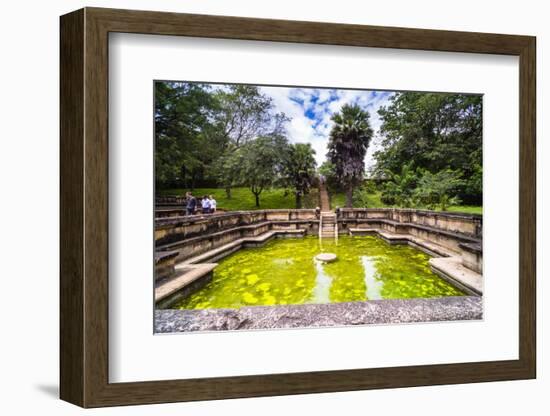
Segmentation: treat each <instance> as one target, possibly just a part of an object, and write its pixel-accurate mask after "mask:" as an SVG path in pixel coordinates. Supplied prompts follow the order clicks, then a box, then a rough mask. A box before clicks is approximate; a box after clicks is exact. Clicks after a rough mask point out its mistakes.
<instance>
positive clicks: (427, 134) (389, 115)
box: [374, 92, 482, 203]
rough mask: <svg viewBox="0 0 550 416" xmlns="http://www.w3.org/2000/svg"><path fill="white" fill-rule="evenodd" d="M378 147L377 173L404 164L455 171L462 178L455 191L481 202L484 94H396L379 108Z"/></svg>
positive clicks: (393, 171)
mask: <svg viewBox="0 0 550 416" xmlns="http://www.w3.org/2000/svg"><path fill="white" fill-rule="evenodd" d="M378 114H379V116H380V118H381V120H382V125H381V127H380V135H381V137H382V141H381V150H379V151H377V152H375V154H374V157H375V160H376V166H375V169H374V174H375V176H378V177H383V178H388V177H391V174H393V175H395V174H399V173H400V172H401V169H402V167H403V166H404V165H406V164H407V165H408V166H409V168H410V169H413V170H415V169H417V168H421V169H425V170H427V171H428V172H431V173H434V174H435V173H437V172H440V171H443V170H448V169H450V170H453V171H455V172H456V173H457V174H459V175H460V176H461V178H462V179H463V181H462V182H461V184H460V186H458V187H457V189H456V192H457V193H458V194H460V196H461V197H462V198H463V199H466V200H468V202H469V203H481V196H482V189H481V177H482V97H481V96H480V95H467V94H443V93H419V92H403V93H396V94H395V95H394V96H393V97H392V98H391V99H390V102H389V104H388V105H387V106H385V107H382V108H380V109H379V110H378Z"/></svg>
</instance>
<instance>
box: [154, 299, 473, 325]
mask: <svg viewBox="0 0 550 416" xmlns="http://www.w3.org/2000/svg"><path fill="white" fill-rule="evenodd" d="M482 317H483V299H482V298H481V297H477V296H458V297H444V298H433V299H391V300H373V301H367V302H346V303H329V304H320V305H285V306H253V307H244V308H241V309H204V310H174V309H165V310H157V311H155V332H157V333H166V332H189V331H224V330H237V329H275V328H306V327H331V326H347V325H370V324H391V323H411V322H433V321H456V320H459V321H462V320H476V319H482Z"/></svg>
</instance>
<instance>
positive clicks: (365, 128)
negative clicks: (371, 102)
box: [327, 104, 374, 208]
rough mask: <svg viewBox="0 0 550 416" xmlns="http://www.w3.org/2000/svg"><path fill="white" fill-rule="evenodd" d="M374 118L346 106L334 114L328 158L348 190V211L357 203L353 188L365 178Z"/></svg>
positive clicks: (361, 110) (364, 112) (341, 182)
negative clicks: (371, 123) (371, 119)
mask: <svg viewBox="0 0 550 416" xmlns="http://www.w3.org/2000/svg"><path fill="white" fill-rule="evenodd" d="M369 118H370V115H369V113H368V112H367V111H364V110H363V109H362V108H361V107H359V106H358V105H357V104H354V105H349V104H345V105H344V106H342V108H341V110H340V112H339V113H335V114H333V116H332V118H331V120H332V121H333V122H334V126H333V127H332V130H331V131H330V136H329V142H328V153H327V158H328V159H329V160H330V162H331V163H332V164H333V165H334V170H335V176H336V177H337V178H338V180H339V181H340V184H341V185H342V186H343V187H344V188H345V189H346V207H348V208H351V206H352V203H353V188H354V187H355V186H356V185H358V184H359V183H360V182H361V181H362V180H363V178H364V175H365V155H366V154H367V149H368V148H369V144H370V141H371V139H372V136H373V133H374V132H373V130H372V128H371V126H370V121H369Z"/></svg>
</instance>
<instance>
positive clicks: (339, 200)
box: [330, 192, 483, 214]
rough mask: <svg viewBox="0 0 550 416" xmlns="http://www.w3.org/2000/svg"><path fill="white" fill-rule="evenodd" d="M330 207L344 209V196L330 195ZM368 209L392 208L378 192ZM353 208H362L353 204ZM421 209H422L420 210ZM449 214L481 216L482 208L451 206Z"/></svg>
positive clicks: (369, 196)
mask: <svg viewBox="0 0 550 416" xmlns="http://www.w3.org/2000/svg"><path fill="white" fill-rule="evenodd" d="M330 205H331V208H332V209H335V208H336V207H344V206H345V205H346V195H345V194H344V193H343V192H335V193H331V194H330ZM367 206H368V208H392V206H391V205H386V204H384V203H383V202H382V201H381V200H380V192H376V193H374V194H369V195H368V204H367ZM354 208H362V207H360V206H359V205H357V204H354ZM420 209H422V208H420ZM447 211H450V212H464V213H467V214H483V207H481V206H473V205H451V206H450V207H448V208H447Z"/></svg>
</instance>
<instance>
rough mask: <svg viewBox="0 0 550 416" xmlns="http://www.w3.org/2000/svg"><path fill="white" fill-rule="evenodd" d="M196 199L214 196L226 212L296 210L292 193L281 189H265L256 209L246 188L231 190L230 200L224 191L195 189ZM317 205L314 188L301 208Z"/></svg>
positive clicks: (165, 192)
mask: <svg viewBox="0 0 550 416" xmlns="http://www.w3.org/2000/svg"><path fill="white" fill-rule="evenodd" d="M187 191H189V189H163V190H159V191H158V192H159V194H160V195H185V193H186V192H187ZM193 195H194V196H196V197H199V196H203V195H214V198H215V199H216V202H217V203H218V208H221V209H223V210H226V211H250V210H255V209H285V208H286V209H288V208H296V200H295V197H294V194H293V193H292V192H288V193H287V195H285V190H284V189H282V188H274V189H266V190H264V191H263V192H262V193H261V194H260V207H259V208H258V207H256V202H255V197H254V194H253V193H252V192H251V191H250V189H248V188H232V189H231V199H227V195H226V194H225V189H221V188H196V189H195V190H194V191H193ZM318 205H319V191H318V190H317V189H316V188H314V189H312V190H311V192H310V194H309V195H306V197H305V198H303V201H302V207H303V208H315V207H316V206H318Z"/></svg>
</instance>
